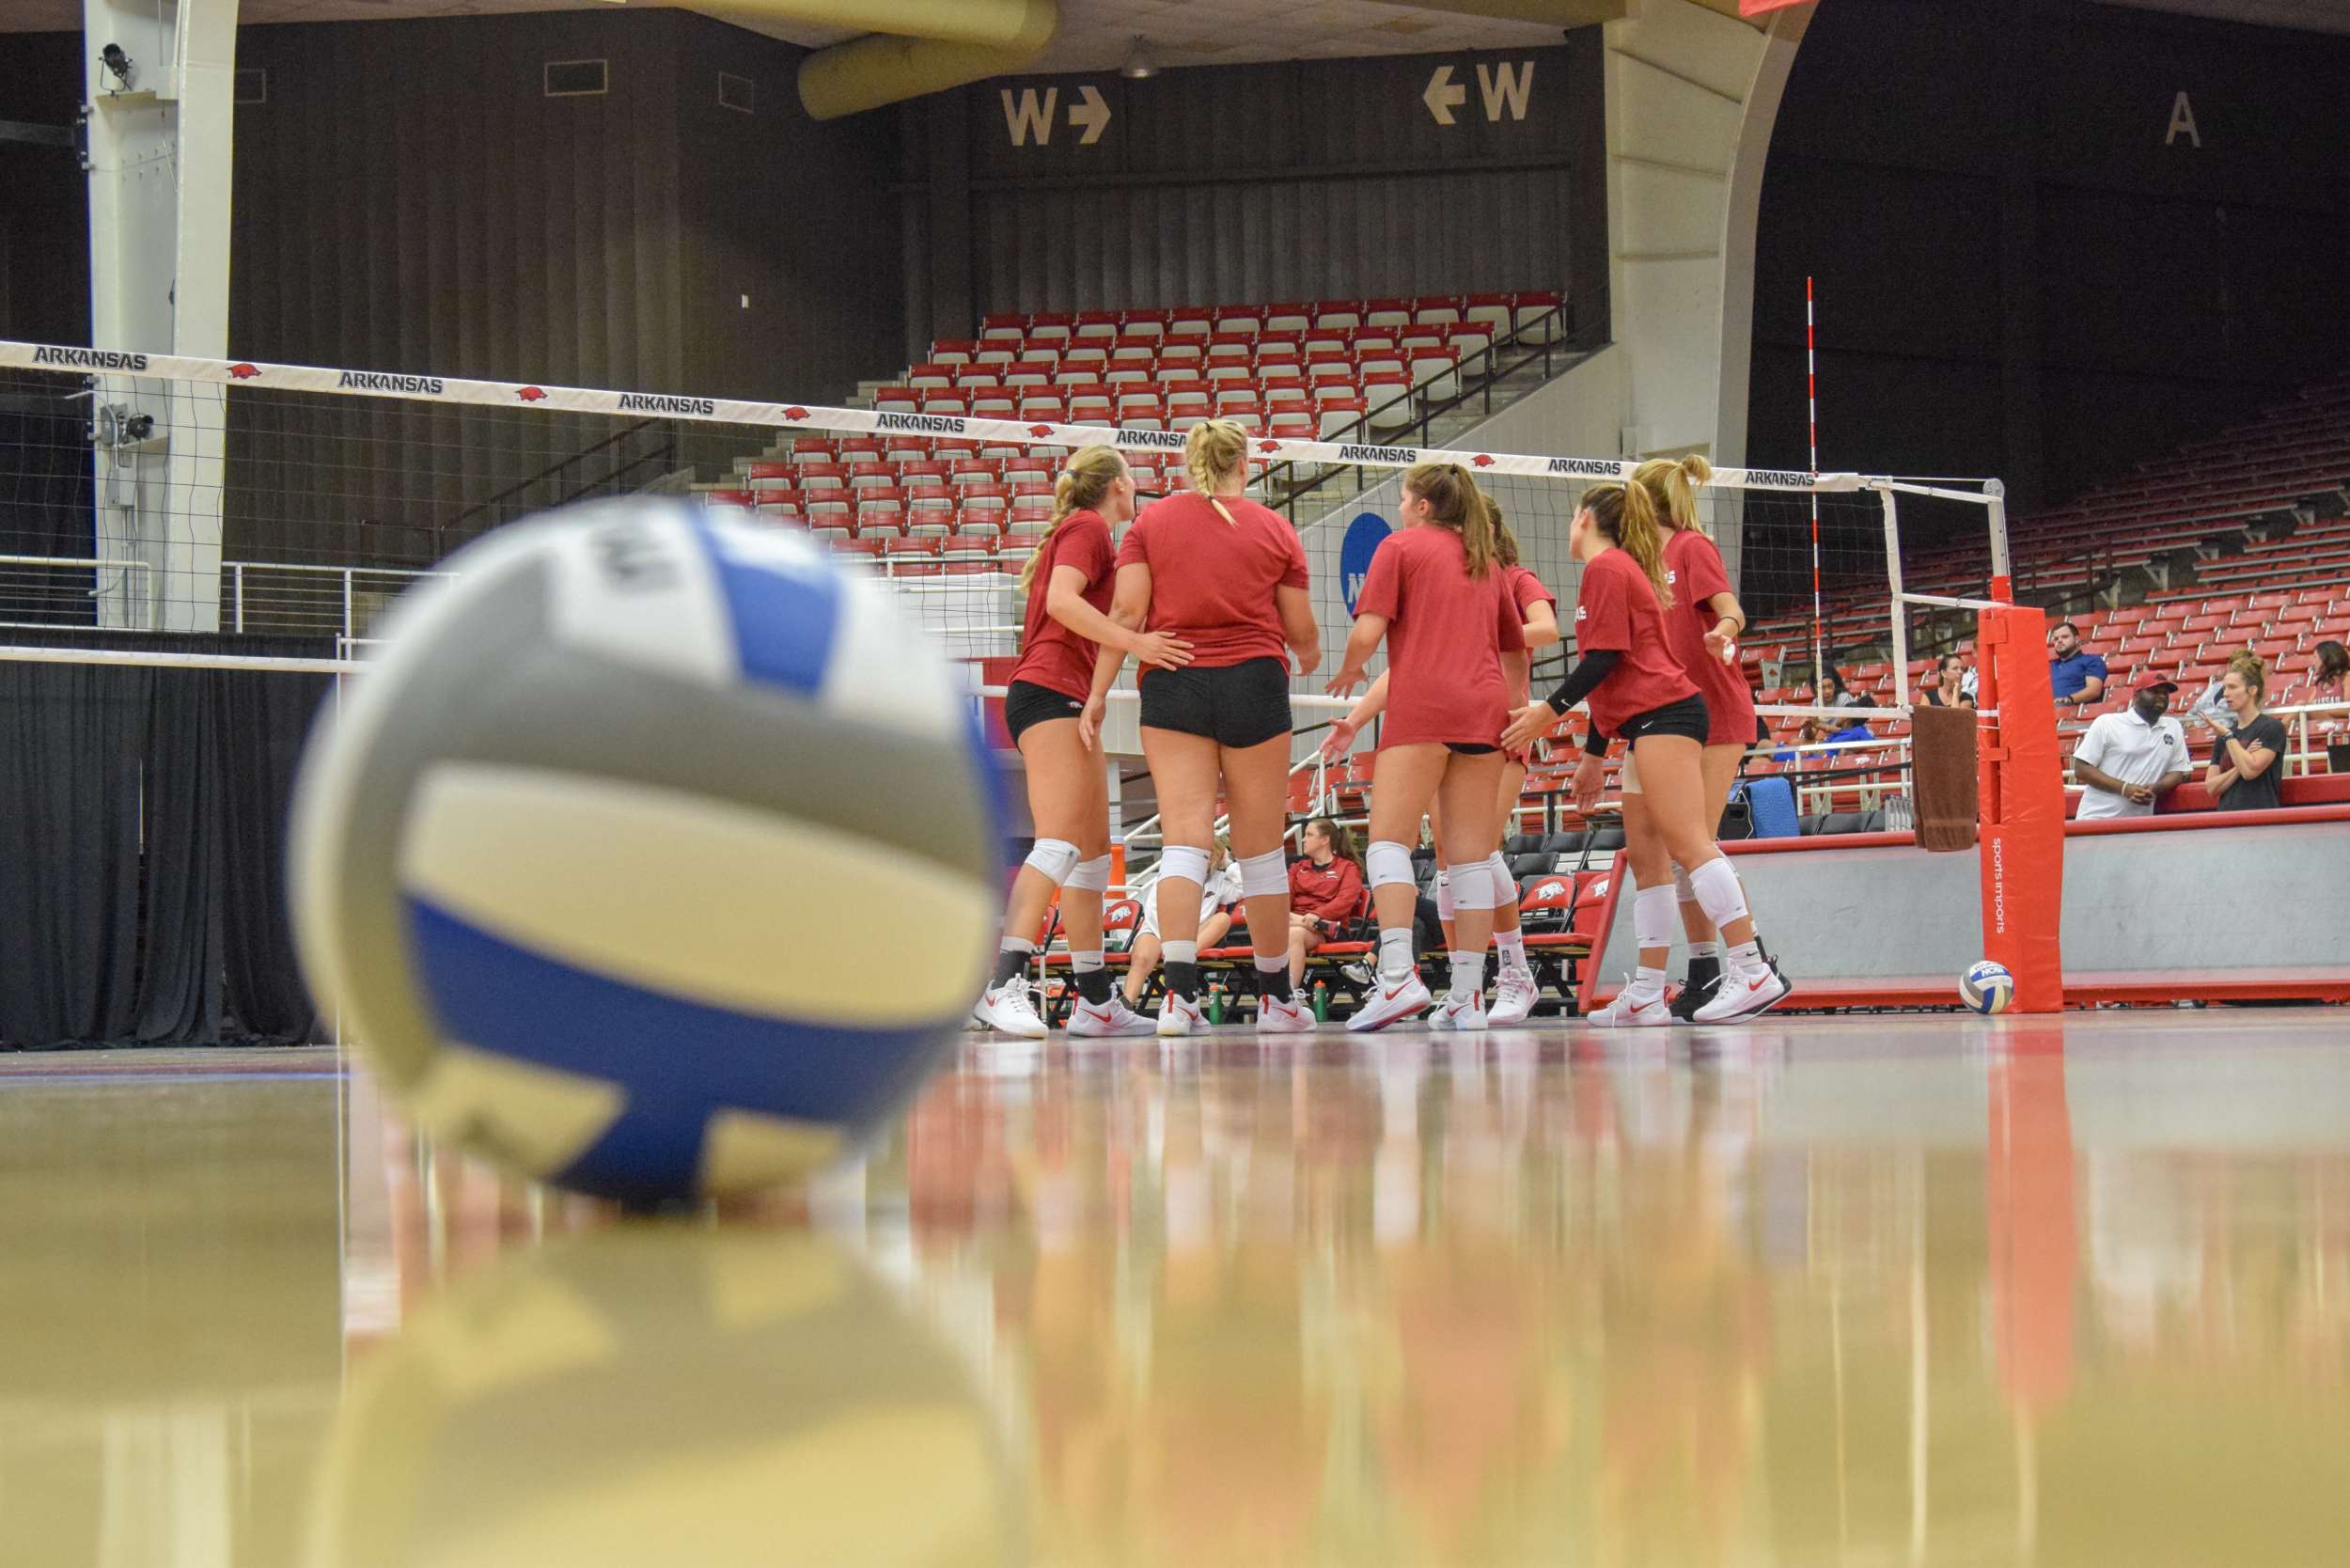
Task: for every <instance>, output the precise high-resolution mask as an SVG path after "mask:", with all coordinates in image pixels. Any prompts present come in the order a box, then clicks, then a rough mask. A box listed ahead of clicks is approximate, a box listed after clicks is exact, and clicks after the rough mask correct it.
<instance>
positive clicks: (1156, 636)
mask: <svg viewBox="0 0 2350 1568" xmlns="http://www.w3.org/2000/svg"><path fill="white" fill-rule="evenodd" d="M1134 514H1135V481H1134V478H1133V476H1132V475H1130V474H1128V473H1127V471H1126V460H1125V459H1124V458H1121V457H1120V456H1119V455H1118V449H1117V448H1116V447H1086V448H1085V449H1084V450H1082V451H1080V452H1077V453H1075V454H1074V455H1073V456H1072V457H1071V458H1070V459H1069V462H1068V463H1067V464H1066V465H1065V466H1064V467H1063V468H1062V469H1061V471H1060V474H1059V476H1058V478H1055V480H1054V481H1053V526H1052V530H1051V531H1050V532H1049V533H1047V534H1046V535H1045V536H1044V538H1043V539H1042V540H1041V541H1039V542H1038V544H1037V547H1036V554H1034V555H1032V556H1030V557H1028V564H1027V565H1026V567H1024V568H1022V569H1021V572H1020V588H1021V590H1022V591H1023V592H1024V593H1026V595H1027V599H1028V604H1027V612H1026V626H1025V627H1024V629H1023V634H1022V637H1021V645H1020V662H1019V664H1017V665H1016V666H1013V667H1012V672H1011V682H1010V683H1009V685H1008V687H1007V689H1006V691H1005V694H1004V727H1005V728H1006V729H1009V730H1011V742H1012V745H1015V746H1017V747H1019V748H1020V760H1021V761H1022V762H1023V763H1024V764H1026V771H1027V776H1028V811H1029V814H1030V815H1031V816H1032V817H1034V818H1035V819H1036V833H1037V838H1036V847H1035V848H1034V849H1032V850H1030V851H1029V852H1028V858H1027V860H1026V863H1024V864H1023V865H1022V866H1021V868H1020V875H1019V878H1018V880H1016V881H1015V882H1014V883H1013V884H1012V889H1011V901H1010V902H1009V903H1008V904H1007V905H1006V907H1005V910H1004V935H1003V941H1002V944H1001V947H1000V949H999V953H998V956H997V959H996V964H995V980H993V981H992V982H991V983H990V984H989V986H988V988H987V991H986V993H985V994H984V995H982V996H980V997H979V1003H978V1005H977V1006H975V1007H974V1008H973V1009H972V1010H971V1017H972V1021H973V1022H975V1023H978V1024H981V1025H984V1026H985V1027H989V1028H992V1029H1000V1030H1002V1031H1003V1032H1004V1033H1006V1034H1016V1035H1022V1036H1025V1037H1026V1038H1028V1039H1030V1040H1042V1039H1043V1038H1044V1020H1043V1019H1042V1018H1041V1017H1040V1016H1038V1014H1037V1011H1036V1005H1035V1003H1034V1002H1032V1001H1031V1000H1030V999H1029V997H1028V986H1027V980H1026V970H1027V966H1028V964H1029V963H1030V961H1031V960H1033V959H1034V958H1035V956H1036V936H1037V933H1038V932H1039V931H1041V930H1042V927H1043V923H1044V910H1045V906H1046V905H1047V904H1049V903H1050V902H1052V899H1053V892H1054V889H1056V888H1058V889H1059V890H1060V894H1061V901H1060V911H1061V919H1062V920H1063V922H1064V923H1066V925H1067V927H1068V930H1069V955H1070V962H1071V964H1072V966H1073V968H1074V969H1075V971H1076V980H1077V995H1078V1001H1077V1005H1076V1007H1075V1009H1074V1010H1073V1011H1071V1013H1070V1015H1069V1032H1070V1033H1071V1034H1075V1035H1127V1034H1148V1033H1150V1032H1151V1023H1150V1020H1148V1019H1146V1018H1140V1017H1137V1016H1136V1014H1135V1013H1134V1012H1132V1011H1129V1010H1128V1009H1127V1008H1126V1006H1125V1005H1124V1004H1123V1002H1122V1001H1120V999H1119V998H1117V997H1116V996H1113V995H1112V993H1111V991H1110V977H1109V971H1108V970H1107V969H1106V968H1105V967H1104V966H1103V962H1102V893H1103V890H1104V889H1105V888H1106V887H1108V886H1109V882H1110V806H1109V784H1108V776H1107V774H1106V773H1105V769H1104V758H1103V756H1102V748H1101V745H1100V743H1099V741H1098V739H1097V738H1096V737H1095V736H1094V735H1093V734H1091V733H1090V732H1088V733H1084V734H1080V733H1079V731H1080V729H1081V728H1082V727H1081V726H1080V724H1079V723H1078V720H1079V718H1080V717H1081V716H1082V713H1083V710H1084V708H1085V698H1086V694H1087V692H1088V691H1089V690H1090V689H1091V681H1092V677H1093V665H1094V661H1095V658H1096V656H1097V654H1098V653H1099V651H1100V650H1101V649H1103V648H1107V649H1110V650H1112V651H1115V652H1117V653H1118V654H1119V655H1120V657H1123V656H1124V655H1125V654H1127V653H1132V654H1134V655H1135V656H1136V657H1137V658H1139V659H1140V660H1142V662H1143V663H1144V664H1145V665H1157V666H1166V667H1168V668H1174V667H1178V666H1182V665H1183V664H1185V663H1186V662H1188V660H1189V658H1190V651H1189V649H1188V647H1187V646H1186V645H1185V644H1184V643H1183V641H1182V640H1181V639H1180V638H1176V637H1172V636H1168V635H1165V634H1163V633H1155V632H1154V633H1136V632H1134V631H1130V630H1128V629H1126V628H1125V627H1121V626H1118V625H1114V624H1112V623H1111V620H1110V619H1109V617H1108V616H1107V615H1106V614H1105V613H1104V612H1105V611H1106V610H1107V609H1108V608H1109V603H1110V583H1111V575H1112V571H1113V567H1114V564H1115V563H1114V557H1113V555H1112V552H1111V547H1110V529H1111V527H1112V526H1114V525H1117V524H1120V523H1123V522H1125V521H1127V520H1128V519H1129V518H1131V517H1133V516H1134ZM1040 582H1041V583H1042V585H1043V589H1044V591H1043V592H1042V593H1040V592H1038V591H1037V587H1038V585H1039V583H1040Z"/></svg>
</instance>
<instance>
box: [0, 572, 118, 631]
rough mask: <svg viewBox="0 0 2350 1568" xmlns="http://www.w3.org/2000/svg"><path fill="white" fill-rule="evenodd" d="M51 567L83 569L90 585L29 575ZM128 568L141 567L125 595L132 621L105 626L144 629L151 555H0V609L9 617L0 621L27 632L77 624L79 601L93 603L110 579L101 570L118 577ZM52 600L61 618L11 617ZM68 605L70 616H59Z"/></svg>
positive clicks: (41, 608) (37, 611)
mask: <svg viewBox="0 0 2350 1568" xmlns="http://www.w3.org/2000/svg"><path fill="white" fill-rule="evenodd" d="M46 572H88V573H89V574H90V586H89V587H87V588H83V587H80V586H78V585H68V584H49V585H44V584H42V583H39V582H36V581H32V580H30V579H33V578H34V577H35V576H36V574H37V573H46ZM108 572H115V573H118V574H119V575H118V576H117V578H116V581H117V582H120V581H121V580H122V578H123V576H127V575H128V574H129V573H131V572H144V573H146V575H145V576H143V577H141V578H139V579H138V583H139V589H138V590H137V591H134V592H132V593H130V594H127V595H126V596H125V597H126V599H127V601H128V603H129V604H131V605H132V606H133V609H134V610H135V611H136V612H137V613H136V614H135V615H134V616H133V619H134V620H135V621H137V624H136V625H133V626H129V627H118V628H108V629H110V630H123V631H145V630H148V629H149V624H150V622H151V620H152V612H153V610H154V608H155V600H154V584H155V578H154V572H155V564H154V563H153V562H152V561H145V560H141V559H139V558H138V557H135V556H0V615H5V616H8V617H9V618H10V619H5V620H0V627H7V628H10V629H14V630H20V631H28V632H29V631H45V630H54V629H55V628H57V627H60V626H76V627H78V626H80V625H81V624H82V621H81V619H80V617H81V612H82V607H83V606H84V605H85V604H95V602H96V601H97V600H98V599H99V597H100V596H101V595H102V594H104V593H106V592H107V591H108V589H109V585H108V584H107V583H106V582H105V581H104V576H105V574H106V573H108ZM52 603H55V604H57V606H58V610H59V614H60V616H61V619H53V620H19V619H14V618H15V617H16V616H18V615H20V614H31V615H39V614H41V613H43V612H44V610H45V609H46V607H47V606H48V604H52ZM68 609H70V610H71V611H72V618H71V619H62V612H63V611H65V610H68Z"/></svg>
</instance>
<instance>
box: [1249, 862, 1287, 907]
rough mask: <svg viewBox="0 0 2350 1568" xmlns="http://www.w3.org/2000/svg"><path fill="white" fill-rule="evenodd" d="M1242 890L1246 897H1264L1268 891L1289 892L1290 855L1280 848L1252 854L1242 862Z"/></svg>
mask: <svg viewBox="0 0 2350 1568" xmlns="http://www.w3.org/2000/svg"><path fill="white" fill-rule="evenodd" d="M1240 890H1241V896H1242V897H1244V898H1250V899H1256V898H1262V897H1264V895H1266V894H1267V893H1287V892H1288V891H1289V890H1290V862H1289V856H1288V855H1283V854H1282V853H1281V852H1280V851H1279V850H1267V851H1265V853H1264V854H1262V855H1249V856H1248V857H1247V858H1246V859H1245V860H1243V861H1242V862H1241V863H1240Z"/></svg>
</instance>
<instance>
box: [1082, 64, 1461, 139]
mask: <svg viewBox="0 0 2350 1568" xmlns="http://www.w3.org/2000/svg"><path fill="white" fill-rule="evenodd" d="M1419 101H1420V102H1422V103H1425V104H1427V105H1428V112H1429V113H1430V114H1432V115H1434V116H1435V117H1436V123H1437V124H1438V125H1450V124H1451V123H1452V111H1453V109H1454V108H1455V107H1457V106H1458V105H1460V104H1463V103H1466V102H1468V88H1467V87H1465V86H1457V85H1455V84H1454V82H1453V80H1452V68H1451V67H1450V66H1449V65H1440V66H1438V67H1437V68H1436V69H1435V70H1434V71H1433V72H1431V73H1430V75H1429V78H1428V90H1427V91H1426V92H1424V93H1421V94H1420V95H1419ZM1069 118H1072V119H1074V118H1077V111H1076V110H1074V109H1072V110H1070V111H1069Z"/></svg>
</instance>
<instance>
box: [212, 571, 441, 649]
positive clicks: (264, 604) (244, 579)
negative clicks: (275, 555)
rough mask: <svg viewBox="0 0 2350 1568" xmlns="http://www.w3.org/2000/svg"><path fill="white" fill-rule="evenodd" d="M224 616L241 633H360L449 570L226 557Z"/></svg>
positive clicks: (228, 626)
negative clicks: (390, 606) (410, 592)
mask: <svg viewBox="0 0 2350 1568" xmlns="http://www.w3.org/2000/svg"><path fill="white" fill-rule="evenodd" d="M220 571H221V606H220V619H221V625H222V627H223V629H225V630H227V631H231V632H237V633H257V632H259V633H278V634H290V635H309V636H337V637H345V638H350V637H356V636H359V635H361V634H362V633H364V632H365V631H366V630H367V629H368V626H369V625H371V624H372V623H373V622H374V619H375V617H376V615H377V614H379V613H381V611H382V610H383V608H384V606H385V605H386V604H389V603H390V602H391V601H392V600H393V599H396V598H398V597H399V595H400V594H401V593H404V592H406V591H407V590H408V589H409V588H412V587H414V586H415V584H416V583H417V582H418V581H420V580H422V579H424V578H427V577H447V576H450V575H453V574H452V573H450V572H441V571H434V570H431V569H426V568H417V567H405V566H309V565H305V564H303V563H300V562H294V561H223V562H221V563H220Z"/></svg>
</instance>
